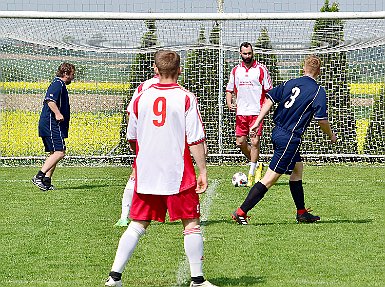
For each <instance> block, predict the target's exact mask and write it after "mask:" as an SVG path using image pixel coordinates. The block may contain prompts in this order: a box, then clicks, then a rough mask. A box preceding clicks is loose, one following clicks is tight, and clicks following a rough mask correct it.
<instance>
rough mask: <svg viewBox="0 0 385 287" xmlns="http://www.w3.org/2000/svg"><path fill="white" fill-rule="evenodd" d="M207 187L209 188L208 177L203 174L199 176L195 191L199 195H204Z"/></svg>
mask: <svg viewBox="0 0 385 287" xmlns="http://www.w3.org/2000/svg"><path fill="white" fill-rule="evenodd" d="M207 187H208V183H207V175H206V173H201V174H200V175H199V176H198V180H197V188H196V189H195V192H196V193H198V194H200V193H204V192H205V191H206V190H207Z"/></svg>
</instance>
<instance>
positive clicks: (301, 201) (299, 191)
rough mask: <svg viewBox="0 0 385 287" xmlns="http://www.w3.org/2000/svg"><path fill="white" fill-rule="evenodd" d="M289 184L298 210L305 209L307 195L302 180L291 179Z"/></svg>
mask: <svg viewBox="0 0 385 287" xmlns="http://www.w3.org/2000/svg"><path fill="white" fill-rule="evenodd" d="M289 186H290V192H291V196H292V197H293V200H294V204H295V207H296V208H297V210H301V209H305V195H304V192H303V185H302V180H298V181H289Z"/></svg>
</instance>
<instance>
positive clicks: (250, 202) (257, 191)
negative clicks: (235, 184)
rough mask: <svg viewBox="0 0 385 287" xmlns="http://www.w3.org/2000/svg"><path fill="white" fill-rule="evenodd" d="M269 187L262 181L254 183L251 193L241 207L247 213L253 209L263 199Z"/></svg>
mask: <svg viewBox="0 0 385 287" xmlns="http://www.w3.org/2000/svg"><path fill="white" fill-rule="evenodd" d="M267 190H268V189H267V187H266V186H265V185H264V184H263V183H262V182H260V181H258V182H257V183H256V184H254V185H253V187H252V188H251V189H250V191H249V194H248V195H247V197H246V199H245V201H244V202H243V203H242V205H241V207H240V208H241V209H242V210H243V211H244V212H245V213H247V212H248V211H249V210H250V209H252V208H253V207H254V206H255V205H256V204H257V203H258V202H260V201H261V199H262V198H263V197H264V196H265V193H266V192H267Z"/></svg>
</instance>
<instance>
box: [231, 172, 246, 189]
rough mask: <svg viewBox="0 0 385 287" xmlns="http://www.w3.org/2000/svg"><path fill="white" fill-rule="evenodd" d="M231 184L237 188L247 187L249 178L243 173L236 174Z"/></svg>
mask: <svg viewBox="0 0 385 287" xmlns="http://www.w3.org/2000/svg"><path fill="white" fill-rule="evenodd" d="M231 182H232V183H233V185H234V186H235V187H238V186H246V185H247V176H246V174H244V173H243V172H236V173H234V175H233V178H232V179H231Z"/></svg>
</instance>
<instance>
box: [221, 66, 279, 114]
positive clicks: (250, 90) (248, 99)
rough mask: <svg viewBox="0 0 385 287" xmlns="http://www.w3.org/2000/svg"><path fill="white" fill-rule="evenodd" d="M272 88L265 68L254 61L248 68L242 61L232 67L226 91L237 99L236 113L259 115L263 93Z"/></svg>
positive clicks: (263, 97)
mask: <svg viewBox="0 0 385 287" xmlns="http://www.w3.org/2000/svg"><path fill="white" fill-rule="evenodd" d="M272 88H273V86H272V83H271V79H270V75H269V72H268V70H267V68H266V67H265V66H264V65H262V64H260V63H258V62H257V61H254V62H253V64H252V65H251V67H250V68H247V67H246V66H245V64H244V63H243V62H241V63H240V64H238V65H237V66H235V67H234V68H233V70H232V71H231V74H230V79H229V82H228V84H227V87H226V92H233V93H234V94H235V96H236V99H237V115H242V116H253V115H259V113H260V111H261V107H262V105H263V102H264V100H265V94H266V92H268V91H269V90H271V89H272Z"/></svg>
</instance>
